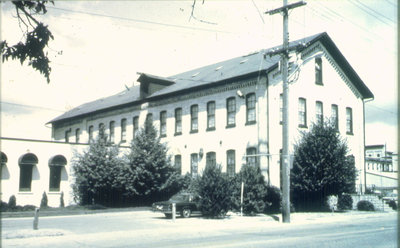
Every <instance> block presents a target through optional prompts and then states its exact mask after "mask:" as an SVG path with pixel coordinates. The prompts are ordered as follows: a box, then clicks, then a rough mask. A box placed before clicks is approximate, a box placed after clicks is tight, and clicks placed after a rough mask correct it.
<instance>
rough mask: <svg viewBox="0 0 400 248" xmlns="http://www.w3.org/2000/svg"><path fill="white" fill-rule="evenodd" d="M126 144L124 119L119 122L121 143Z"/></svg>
mask: <svg viewBox="0 0 400 248" xmlns="http://www.w3.org/2000/svg"><path fill="white" fill-rule="evenodd" d="M125 142H126V119H125V118H124V119H122V120H121V143H125Z"/></svg>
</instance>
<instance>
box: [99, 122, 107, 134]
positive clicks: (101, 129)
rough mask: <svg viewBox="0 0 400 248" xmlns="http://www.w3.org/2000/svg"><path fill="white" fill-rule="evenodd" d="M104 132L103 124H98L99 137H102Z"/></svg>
mask: <svg viewBox="0 0 400 248" xmlns="http://www.w3.org/2000/svg"><path fill="white" fill-rule="evenodd" d="M105 131H106V130H105V126H104V123H100V124H99V134H98V135H99V137H102V138H103V137H104V134H105V133H104V132H105Z"/></svg>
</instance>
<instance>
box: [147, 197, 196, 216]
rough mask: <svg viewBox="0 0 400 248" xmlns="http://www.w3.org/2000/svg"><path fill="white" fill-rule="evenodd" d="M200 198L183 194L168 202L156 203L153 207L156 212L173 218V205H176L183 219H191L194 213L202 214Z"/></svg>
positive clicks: (177, 211)
mask: <svg viewBox="0 0 400 248" xmlns="http://www.w3.org/2000/svg"><path fill="white" fill-rule="evenodd" d="M198 200H199V197H198V196H196V195H194V194H192V193H186V192H181V193H178V194H176V195H174V196H172V197H171V199H169V200H168V201H162V202H155V203H153V205H152V210H153V211H154V212H162V213H164V214H165V217H167V218H171V217H172V203H175V204H176V213H177V214H180V216H181V217H183V218H189V217H190V216H191V215H192V213H200V211H199V210H200V208H199V203H198Z"/></svg>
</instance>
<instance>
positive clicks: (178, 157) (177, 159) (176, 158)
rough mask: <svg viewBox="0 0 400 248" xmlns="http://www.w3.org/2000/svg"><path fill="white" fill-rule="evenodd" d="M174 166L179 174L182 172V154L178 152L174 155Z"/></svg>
mask: <svg viewBox="0 0 400 248" xmlns="http://www.w3.org/2000/svg"><path fill="white" fill-rule="evenodd" d="M178 162H179V163H178ZM174 168H175V170H176V171H177V172H178V173H179V175H181V174H182V155H180V154H177V155H175V156H174Z"/></svg>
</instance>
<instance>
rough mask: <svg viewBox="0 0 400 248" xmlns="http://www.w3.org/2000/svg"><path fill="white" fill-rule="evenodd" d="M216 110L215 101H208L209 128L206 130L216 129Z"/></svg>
mask: <svg viewBox="0 0 400 248" xmlns="http://www.w3.org/2000/svg"><path fill="white" fill-rule="evenodd" d="M215 110H216V104H215V101H210V102H208V103H207V130H206V131H214V130H215V126H216V119H215ZM211 124H212V125H211Z"/></svg>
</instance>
